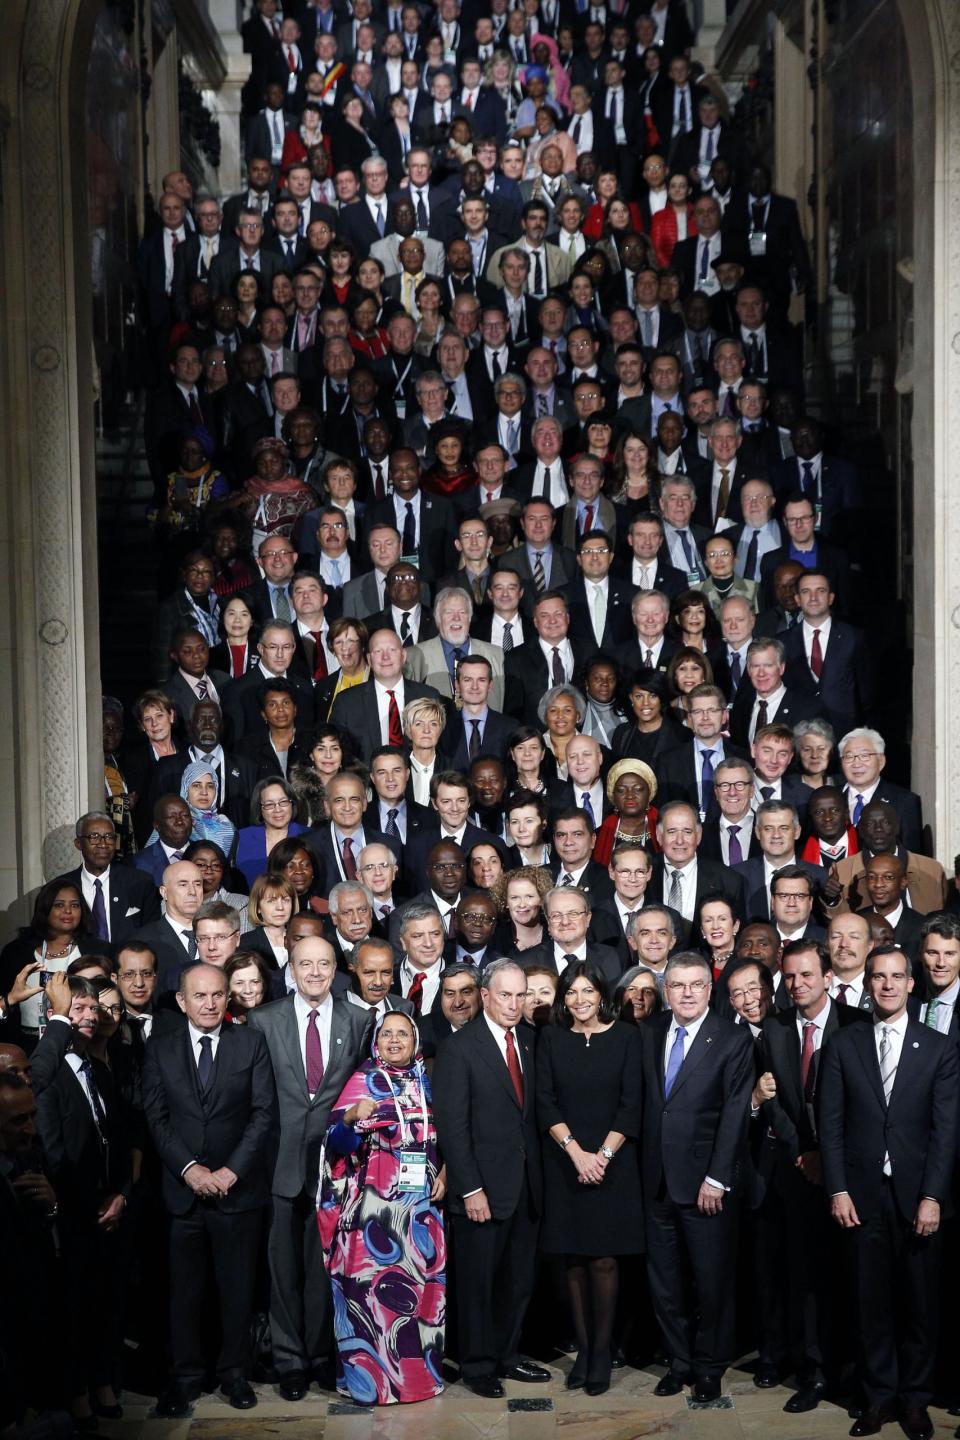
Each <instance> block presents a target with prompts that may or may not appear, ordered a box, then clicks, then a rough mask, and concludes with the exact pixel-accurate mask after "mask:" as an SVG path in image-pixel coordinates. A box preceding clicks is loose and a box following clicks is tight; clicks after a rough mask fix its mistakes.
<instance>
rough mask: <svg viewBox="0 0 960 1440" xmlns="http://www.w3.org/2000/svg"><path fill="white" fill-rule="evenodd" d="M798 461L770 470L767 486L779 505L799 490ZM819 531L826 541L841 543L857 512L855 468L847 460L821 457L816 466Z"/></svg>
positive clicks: (860, 502)
mask: <svg viewBox="0 0 960 1440" xmlns="http://www.w3.org/2000/svg"><path fill="white" fill-rule="evenodd" d="M801 464H802V461H800V460H799V459H791V460H781V461H780V462H779V463H778V464H776V465H772V466H771V467H770V483H771V485H772V486H773V491H774V494H775V495H776V497H777V501H778V502H779V503H780V504H782V503H783V501H784V500H785V499H786V497H787V496H788V495H789V494H790V493H791V491H793V490H799V489H800V476H801V474H802V471H801V468H800V466H801ZM820 503H821V505H822V506H823V509H822V511H821V514H820V530H819V531H818V533H819V534H822V535H823V536H824V538H825V539H827V540H835V541H836V543H838V544H843V543H844V540H845V538H846V536H847V534H848V531H849V528H850V525H851V521H853V522H854V523H855V522H856V519H857V511H859V509H860V508H861V506H862V504H863V501H862V498H861V494H860V485H859V481H858V479H857V470H856V466H855V465H851V464H850V462H849V461H848V460H838V459H837V457H836V456H835V455H824V456H823V458H822V460H821V465H820Z"/></svg>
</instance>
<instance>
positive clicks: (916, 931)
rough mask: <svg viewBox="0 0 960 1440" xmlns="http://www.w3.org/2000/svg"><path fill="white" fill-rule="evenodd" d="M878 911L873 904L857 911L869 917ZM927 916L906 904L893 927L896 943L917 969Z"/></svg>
mask: <svg viewBox="0 0 960 1440" xmlns="http://www.w3.org/2000/svg"><path fill="white" fill-rule="evenodd" d="M864 889H866V886H864ZM876 913H877V912H876V910H875V909H874V907H873V906H872V905H867V906H865V907H864V909H862V910H858V911H857V914H858V915H865V916H866V917H867V919H869V918H870V916H871V915H875V914H876ZM926 918H927V917H926V915H921V913H920V911H919V910H911V908H910V906H909V905H907V904H904V907H903V913H902V914H901V916H900V919H899V920H898V921H897V923H896V925H895V926H894V928H893V939H894V943H895V944H897V945H899V946H900V949H901V950H902V951H903V952H904V953H905V954H906V955H909V957H910V961H911V963H912V964H913V966H914V968H915V969H919V960H920V931H921V930H922V929H923V924H924V921H925V920H926ZM917 978H918V979H919V978H921V977H920V976H918V977H917Z"/></svg>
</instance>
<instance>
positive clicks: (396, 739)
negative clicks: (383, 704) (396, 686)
mask: <svg viewBox="0 0 960 1440" xmlns="http://www.w3.org/2000/svg"><path fill="white" fill-rule="evenodd" d="M387 694H388V695H389V696H390V707H389V709H388V710H387V741H388V743H389V744H390V745H402V744H403V726H402V725H401V724H400V707H399V706H398V705H397V697H396V695H395V694H394V692H393V691H392V690H388V691H387Z"/></svg>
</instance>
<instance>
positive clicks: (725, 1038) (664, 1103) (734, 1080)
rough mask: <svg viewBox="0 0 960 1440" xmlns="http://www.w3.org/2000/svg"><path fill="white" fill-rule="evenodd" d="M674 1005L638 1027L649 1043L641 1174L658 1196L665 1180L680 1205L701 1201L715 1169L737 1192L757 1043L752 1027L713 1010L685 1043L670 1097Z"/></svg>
mask: <svg viewBox="0 0 960 1440" xmlns="http://www.w3.org/2000/svg"><path fill="white" fill-rule="evenodd" d="M672 1018H673V1017H672V1016H671V1014H670V1012H669V1011H667V1013H666V1014H663V1015H657V1016H655V1017H654V1018H653V1019H652V1020H648V1021H647V1022H646V1024H645V1025H641V1026H640V1040H641V1043H642V1046H643V1088H644V1104H643V1129H642V1131H641V1135H642V1140H641V1179H642V1183H643V1191H644V1196H645V1197H646V1198H648V1199H650V1200H653V1199H654V1198H655V1197H656V1195H657V1193H658V1191H659V1190H660V1188H661V1185H665V1186H666V1190H667V1193H668V1195H669V1196H670V1199H671V1200H673V1201H674V1202H675V1203H676V1204H678V1205H695V1204H696V1201H697V1195H698V1194H699V1192H700V1186H701V1185H702V1184H703V1182H704V1180H705V1179H706V1178H707V1176H708V1175H709V1176H710V1177H711V1179H713V1180H716V1181H717V1182H718V1184H721V1185H724V1186H725V1187H727V1188H728V1189H730V1190H734V1191H735V1190H736V1189H737V1188H738V1186H739V1183H740V1170H741V1165H742V1163H743V1159H744V1156H745V1153H746V1142H747V1124H748V1122H749V1117H750V1092H751V1090H752V1088H753V1083H754V1046H753V1039H752V1037H751V1033H750V1029H749V1027H747V1026H741V1025H734V1024H733V1022H732V1021H730V1020H721V1019H720V1018H719V1017H718V1016H716V1015H714V1014H713V1013H712V1012H711V1011H709V1010H708V1011H707V1013H706V1015H705V1016H704V1018H703V1021H702V1023H701V1026H700V1029H699V1030H698V1031H697V1035H696V1038H695V1039H694V1040H693V1042H692V1043H691V1044H689V1045H688V1046H687V1048H686V1053H685V1056H684V1061H683V1064H682V1065H681V1067H680V1070H679V1072H678V1074H677V1077H676V1080H675V1081H674V1083H673V1088H672V1089H671V1091H670V1095H669V1097H665V1096H664V1093H663V1079H664V1069H665V1061H664V1052H665V1048H666V1044H667V1037H668V1034H669V1030H670V1022H671V1020H672Z"/></svg>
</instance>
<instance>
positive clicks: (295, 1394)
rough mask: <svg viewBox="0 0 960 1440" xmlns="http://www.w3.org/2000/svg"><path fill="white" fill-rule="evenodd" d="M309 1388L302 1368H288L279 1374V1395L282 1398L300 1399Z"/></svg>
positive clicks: (308, 1382)
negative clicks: (282, 1373)
mask: <svg viewBox="0 0 960 1440" xmlns="http://www.w3.org/2000/svg"><path fill="white" fill-rule="evenodd" d="M309 1389H310V1381H309V1380H308V1379H307V1377H306V1375H304V1373H303V1371H302V1370H288V1371H287V1373H286V1374H285V1375H281V1376H280V1395H281V1397H282V1399H284V1400H302V1399H303V1397H304V1395H306V1393H307V1391H308V1390H309Z"/></svg>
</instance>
